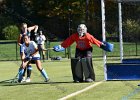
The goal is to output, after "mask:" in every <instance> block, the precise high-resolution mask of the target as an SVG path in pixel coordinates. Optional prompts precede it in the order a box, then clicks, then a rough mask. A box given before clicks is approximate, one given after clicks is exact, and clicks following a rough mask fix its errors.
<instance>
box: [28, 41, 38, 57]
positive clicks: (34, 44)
mask: <svg viewBox="0 0 140 100" xmlns="http://www.w3.org/2000/svg"><path fill="white" fill-rule="evenodd" d="M33 46H34V49H35V50H34V52H33V53H32V54H30V56H32V57H33V56H34V55H35V54H37V53H38V47H37V44H36V43H35V42H34V41H33Z"/></svg>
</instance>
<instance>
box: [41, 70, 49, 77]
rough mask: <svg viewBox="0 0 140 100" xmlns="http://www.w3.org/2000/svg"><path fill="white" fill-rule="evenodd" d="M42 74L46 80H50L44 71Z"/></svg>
mask: <svg viewBox="0 0 140 100" xmlns="http://www.w3.org/2000/svg"><path fill="white" fill-rule="evenodd" d="M40 72H41V74H42V76H43V77H44V78H45V80H48V79H49V77H48V75H47V73H46V71H45V70H44V69H42V70H41V71H40Z"/></svg>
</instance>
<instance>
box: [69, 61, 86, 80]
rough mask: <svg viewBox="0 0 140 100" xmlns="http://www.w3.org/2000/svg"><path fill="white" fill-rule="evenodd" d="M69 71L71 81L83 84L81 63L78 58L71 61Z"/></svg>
mask: <svg viewBox="0 0 140 100" xmlns="http://www.w3.org/2000/svg"><path fill="white" fill-rule="evenodd" d="M71 71H72V76H73V80H74V81H75V82H76V81H79V82H83V69H82V66H81V61H80V59H78V58H72V59H71Z"/></svg>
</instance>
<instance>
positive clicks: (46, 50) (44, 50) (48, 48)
mask: <svg viewBox="0 0 140 100" xmlns="http://www.w3.org/2000/svg"><path fill="white" fill-rule="evenodd" d="M53 49H54V48H47V49H42V50H43V51H47V50H53Z"/></svg>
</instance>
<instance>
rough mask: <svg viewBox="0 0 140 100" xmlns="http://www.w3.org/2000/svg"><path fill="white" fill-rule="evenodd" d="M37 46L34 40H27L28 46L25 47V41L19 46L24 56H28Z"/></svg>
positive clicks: (37, 55) (38, 55)
mask: <svg viewBox="0 0 140 100" xmlns="http://www.w3.org/2000/svg"><path fill="white" fill-rule="evenodd" d="M36 48H37V44H36V43H35V42H34V41H30V42H29V46H28V47H27V46H26V45H25V43H23V45H22V46H21V52H23V53H25V55H26V56H30V54H33V53H34V52H35V50H36ZM33 57H40V54H39V53H37V54H35V55H34V56H33Z"/></svg>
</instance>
